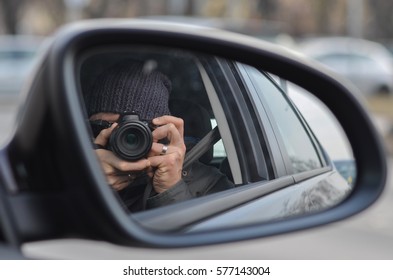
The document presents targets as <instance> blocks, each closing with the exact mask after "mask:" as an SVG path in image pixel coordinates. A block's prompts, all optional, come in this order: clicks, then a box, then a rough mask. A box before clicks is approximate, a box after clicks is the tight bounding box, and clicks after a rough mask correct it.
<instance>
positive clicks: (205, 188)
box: [119, 161, 234, 212]
mask: <svg viewBox="0 0 393 280" xmlns="http://www.w3.org/2000/svg"><path fill="white" fill-rule="evenodd" d="M233 187H234V184H233V183H232V182H231V181H229V180H228V178H227V177H226V176H225V175H224V174H222V173H221V172H220V171H219V170H218V169H217V168H215V167H212V166H208V165H205V164H203V163H200V162H199V161H197V162H194V163H193V164H191V166H190V167H189V168H188V169H187V170H183V175H182V179H181V180H180V181H179V182H178V183H177V184H176V185H174V186H173V187H172V188H170V189H169V190H167V191H165V192H163V193H160V194H158V193H156V192H155V191H154V189H153V188H152V185H151V182H150V180H149V179H148V177H144V178H143V179H142V180H139V182H136V183H133V184H131V185H130V186H128V187H127V188H125V189H124V190H122V191H120V192H119V195H120V197H121V199H122V200H123V202H124V204H125V206H126V207H127V208H128V209H129V210H130V211H131V212H137V211H140V210H144V209H152V208H156V207H160V206H165V205H170V204H173V203H176V202H180V201H184V200H188V199H191V198H195V197H200V196H204V195H207V194H212V193H216V192H220V191H223V190H227V189H230V188H233Z"/></svg>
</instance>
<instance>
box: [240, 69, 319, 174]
mask: <svg viewBox="0 0 393 280" xmlns="http://www.w3.org/2000/svg"><path fill="white" fill-rule="evenodd" d="M247 68H248V70H249V74H250V77H251V79H252V82H253V84H254V86H255V88H256V89H257V90H258V93H259V98H260V99H261V101H262V102H263V103H264V104H266V105H267V106H266V110H268V111H269V115H270V116H271V118H272V120H271V123H274V124H275V125H277V131H278V133H279V134H280V137H281V139H282V141H283V143H284V146H285V151H286V153H287V154H288V156H289V160H290V164H291V167H292V169H293V172H294V173H299V172H303V171H309V170H313V169H316V168H320V167H322V162H321V158H320V155H319V154H318V152H317V150H316V146H315V145H316V144H315V143H314V142H313V141H312V139H311V137H310V135H309V133H308V132H307V129H306V127H305V125H304V124H303V123H302V121H301V120H300V118H299V116H298V115H297V113H296V111H295V110H294V107H293V105H292V104H291V102H290V101H289V100H288V98H287V97H286V96H285V93H284V92H283V91H282V90H280V89H279V88H278V86H277V85H276V84H275V83H273V82H272V80H271V79H268V78H267V77H266V76H265V75H264V74H263V73H262V72H260V71H258V70H257V69H255V68H252V67H247Z"/></svg>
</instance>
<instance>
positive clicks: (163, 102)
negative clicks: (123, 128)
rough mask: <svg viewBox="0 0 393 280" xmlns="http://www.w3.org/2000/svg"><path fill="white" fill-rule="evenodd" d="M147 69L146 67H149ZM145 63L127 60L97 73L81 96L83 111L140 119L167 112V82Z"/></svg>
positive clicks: (92, 113) (168, 86)
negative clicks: (128, 115) (84, 108)
mask: <svg viewBox="0 0 393 280" xmlns="http://www.w3.org/2000/svg"><path fill="white" fill-rule="evenodd" d="M149 68H150V69H149ZM151 68H152V67H149V64H148V63H146V64H145V65H143V64H142V63H139V62H135V61H127V62H122V63H119V64H116V65H115V66H113V67H110V68H109V69H107V70H106V71H104V72H103V73H102V74H100V75H99V76H98V77H97V79H96V80H95V82H94V83H93V85H92V86H91V89H90V90H89V91H88V92H87V94H86V95H85V103H86V109H87V113H88V115H89V117H90V116H92V115H94V114H96V113H100V112H103V113H116V114H123V113H131V112H135V113H136V114H138V115H139V118H140V119H141V120H148V121H150V120H152V119H154V118H156V117H159V116H163V115H170V112H169V108H168V99H169V92H170V90H171V82H170V81H169V79H168V78H167V77H166V76H165V75H164V74H162V73H160V72H158V71H156V70H153V69H151Z"/></svg>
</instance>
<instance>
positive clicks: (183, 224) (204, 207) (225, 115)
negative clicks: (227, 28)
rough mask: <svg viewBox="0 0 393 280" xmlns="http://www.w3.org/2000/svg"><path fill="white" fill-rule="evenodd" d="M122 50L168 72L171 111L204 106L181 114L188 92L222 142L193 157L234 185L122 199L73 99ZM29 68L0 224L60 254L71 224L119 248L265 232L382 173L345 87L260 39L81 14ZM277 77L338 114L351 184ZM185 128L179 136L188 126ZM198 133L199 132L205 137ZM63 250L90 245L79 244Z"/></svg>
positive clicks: (323, 215) (84, 236)
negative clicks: (173, 198)
mask: <svg viewBox="0 0 393 280" xmlns="http://www.w3.org/2000/svg"><path fill="white" fill-rule="evenodd" d="M239 41H241V43H239ZM125 59H137V60H142V61H144V62H147V63H148V64H149V65H150V66H154V67H156V68H157V69H159V70H160V71H161V72H163V73H165V74H166V75H167V76H168V77H169V78H170V80H171V81H172V86H173V90H172V92H171V98H170V104H175V105H173V107H172V108H171V113H172V114H173V115H175V116H179V117H182V118H184V119H185V125H187V123H188V121H187V119H189V120H191V121H192V120H195V119H197V120H198V119H201V117H202V114H197V115H192V116H190V115H189V114H190V113H191V110H187V109H185V108H190V107H188V105H189V104H190V103H191V104H192V106H191V108H193V109H194V108H197V107H202V108H203V109H202V110H201V112H202V111H204V112H206V116H207V118H206V119H207V123H208V124H209V125H211V123H216V124H217V127H218V132H219V134H220V137H221V139H222V145H223V147H224V149H225V153H224V152H223V151H222V148H220V149H221V150H220V151H219V152H216V153H214V148H213V152H212V154H210V157H209V156H208V157H205V155H206V154H205V153H206V150H205V149H202V150H201V151H203V154H202V152H200V153H199V154H198V157H197V159H199V160H200V161H202V160H206V159H205V158H208V159H207V160H206V161H204V162H203V163H204V164H207V165H210V166H212V167H214V168H219V169H220V170H221V172H223V173H224V174H227V177H228V178H230V179H231V180H232V181H233V183H234V185H235V187H234V188H231V189H228V190H225V191H221V192H217V193H214V194H211V195H207V196H200V197H197V198H194V199H191V200H186V201H182V202H179V203H175V204H172V205H169V206H165V207H160V208H156V209H149V210H146V211H141V212H138V213H129V212H128V211H125V209H124V207H123V205H122V203H121V201H120V199H119V197H118V196H117V194H116V193H114V192H113V191H112V190H111V188H110V187H109V186H108V184H107V183H106V180H105V177H104V174H103V172H102V169H101V165H100V163H99V162H98V160H97V157H96V155H95V153H94V150H93V145H92V142H91V138H92V135H91V131H90V128H89V124H88V120H87V115H86V109H85V107H84V102H83V100H84V99H83V94H84V93H85V92H86V90H89V88H90V87H91V83H92V82H93V81H94V79H95V78H97V77H99V76H98V75H99V73H100V72H102V71H103V70H104V69H106V68H107V67H110V66H111V65H115V63H116V62H119V61H124V60H125ZM277 77H279V78H277ZM32 81H33V82H32V83H31V84H30V87H29V92H28V94H27V97H26V98H27V99H26V100H25V104H24V105H23V106H22V107H21V109H20V112H19V114H18V115H19V118H18V122H17V124H16V128H15V131H14V133H13V135H12V137H11V138H10V140H9V142H8V143H6V145H5V147H4V148H3V149H2V157H1V162H2V168H1V169H0V172H1V175H2V176H1V178H2V181H1V188H2V193H1V199H2V200H3V201H4V202H5V203H4V204H3V205H4V207H3V208H1V211H2V212H1V213H2V215H1V217H2V230H3V232H2V236H1V237H2V241H3V243H4V244H5V245H10V244H11V245H14V247H15V248H16V249H20V248H26V247H29V245H31V243H34V242H38V241H40V240H41V241H42V240H43V241H48V242H54V244H55V246H60V247H62V245H65V247H62V249H60V251H58V252H57V253H58V255H57V257H60V256H61V254H62V253H64V252H65V251H67V249H66V248H67V247H68V246H67V244H68V240H64V238H66V237H70V236H72V237H76V238H78V239H80V240H81V242H82V243H84V244H91V243H90V241H93V240H100V241H102V242H105V244H107V243H106V242H110V243H112V245H114V246H115V244H117V245H116V246H119V245H120V246H119V250H120V251H123V250H130V251H132V250H134V249H135V246H145V247H160V248H163V247H167V248H176V247H189V246H197V245H199V246H200V245H208V244H217V243H223V242H233V241H240V240H247V239H251V238H260V237H267V236H272V235H276V234H282V233H289V232H291V231H294V230H301V229H305V228H310V227H314V226H318V225H323V224H327V223H330V222H334V221H338V220H340V219H344V218H346V217H348V216H351V215H353V214H355V213H358V212H359V211H361V210H363V209H365V208H366V207H368V206H369V205H370V204H371V203H373V202H374V201H375V199H376V198H377V197H378V196H379V194H380V193H381V191H382V188H383V186H384V184H385V179H386V172H385V171H386V166H385V164H386V162H385V158H384V155H383V150H382V146H381V144H380V140H379V136H378V134H377V133H376V131H375V128H374V127H373V125H372V123H371V121H370V120H369V117H368V115H367V113H366V112H365V111H364V109H363V107H362V105H361V103H360V102H359V101H358V100H357V99H356V98H355V97H354V95H353V94H352V93H351V92H352V91H351V89H350V87H349V88H347V87H346V86H345V82H340V81H339V77H334V76H332V75H331V74H330V73H327V72H324V71H320V70H319V69H318V68H317V67H316V66H315V65H314V64H312V63H310V62H308V61H305V60H304V61H303V60H299V59H298V58H296V57H293V55H292V54H289V53H287V52H286V51H285V50H280V49H279V48H278V47H277V46H274V45H271V44H268V43H263V42H261V41H260V40H257V39H252V38H249V37H243V36H240V35H235V34H232V33H226V32H222V31H219V30H214V29H203V28H194V29H190V28H189V27H188V26H182V25H177V24H165V23H156V22H149V21H126V22H123V21H113V22H112V21H110V22H108V21H97V22H96V21H92V22H90V21H89V22H85V23H81V24H77V25H71V26H69V27H68V28H65V29H63V30H61V31H60V32H59V33H58V34H57V36H56V38H55V39H54V41H53V43H52V44H51V46H50V47H49V49H48V52H47V53H46V55H45V56H43V58H42V61H41V63H40V64H39V67H38V68H37V71H36V73H35V76H34V79H33V80H32ZM287 81H289V82H292V83H295V84H297V85H298V86H299V87H302V88H304V89H305V90H307V91H309V92H310V93H311V94H312V95H313V96H316V97H317V98H319V99H320V101H322V104H324V105H325V106H326V108H328V109H329V110H331V112H332V113H333V114H334V115H335V117H336V118H337V121H338V122H339V123H340V124H341V125H342V129H343V130H344V131H345V133H346V135H347V137H348V141H349V143H350V145H351V148H352V152H353V157H354V158H355V159H356V170H361V172H359V174H356V183H355V184H354V186H353V187H352V186H350V185H349V184H348V182H347V181H346V180H345V179H344V178H343V177H342V176H341V175H340V174H339V172H338V171H337V169H336V168H335V165H334V164H333V161H332V158H331V157H330V156H329V152H328V150H327V149H325V148H324V145H322V144H321V142H320V141H319V139H318V136H317V134H315V133H314V132H313V129H312V128H311V126H309V125H308V120H310V119H308V118H307V117H305V116H303V115H302V113H301V112H302V110H301V108H300V106H298V107H299V108H298V107H296V106H295V104H294V103H293V102H292V100H291V99H290V98H289V97H288V92H287V91H286V85H285V83H286V82H287ZM321 85H323V86H321ZM337 102H339V104H342V105H345V106H344V107H345V110H344V109H343V107H341V106H336V104H337ZM176 104H177V105H176ZM179 104H180V105H179ZM185 104H187V106H186V105H185ZM178 109H179V111H177V110H178ZM176 111H177V112H176ZM183 114H184V115H183ZM33 116H34V117H33ZM197 123H200V122H197ZM355 123H356V124H361V127H358V126H356V125H354V124H355ZM212 129H213V128H212V127H211V128H210V129H208V131H209V130H212ZM189 131H190V130H188V129H187V127H186V128H185V133H184V136H185V140H187V139H188V138H195V135H191V134H189ZM212 131H214V130H212ZM203 135H204V134H203ZM203 135H202V136H198V137H202V139H200V142H201V143H204V140H205V139H206V137H208V138H207V140H210V141H209V143H211V144H213V143H214V142H215V141H213V139H210V136H209V135H210V134H209V133H208V134H206V135H208V136H203ZM359 135H362V137H359ZM189 136H192V137H189ZM197 145H198V144H197ZM197 145H196V146H194V147H193V148H192V149H191V151H189V153H190V154H191V153H192V152H193V151H195V150H193V149H196V147H197ZM365 145H367V149H364V147H365ZM205 146H206V145H205ZM199 147H200V146H198V148H199ZM208 148H209V149H207V152H209V150H211V147H210V146H208ZM188 159H189V157H187V156H186V161H187V160H188ZM375 175H377V176H375ZM83 240H85V242H84V241H83ZM97 246H98V248H102V247H100V245H99V244H97ZM104 246H106V245H104ZM33 247H34V244H33ZM44 247H45V246H44ZM29 248H30V249H29V250H28V251H29V253H28V256H29V257H34V258H42V257H44V256H45V249H43V247H41V248H40V249H38V250H32V249H31V248H32V247H31V246H30V247H29ZM58 248H59V247H58ZM63 250H65V251H63ZM68 253H69V252H68ZM73 253H74V255H73V256H71V258H89V257H90V258H94V256H92V255H90V254H89V252H88V251H85V250H82V251H78V250H77V251H75V252H73ZM64 256H65V255H63V257H64ZM68 257H70V256H68ZM107 257H108V256H107ZM60 258H61V257H60Z"/></svg>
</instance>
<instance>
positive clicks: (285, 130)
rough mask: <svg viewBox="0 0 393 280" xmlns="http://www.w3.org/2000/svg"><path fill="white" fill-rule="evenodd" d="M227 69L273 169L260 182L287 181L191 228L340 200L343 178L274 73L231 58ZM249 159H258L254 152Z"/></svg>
mask: <svg viewBox="0 0 393 280" xmlns="http://www.w3.org/2000/svg"><path fill="white" fill-rule="evenodd" d="M232 73H233V74H234V75H238V78H237V79H236V80H238V81H239V83H242V84H241V85H240V84H239V87H242V88H243V89H244V93H243V94H244V95H247V96H248V97H249V98H250V101H251V102H252V103H253V104H252V106H251V107H252V108H253V110H255V114H256V115H257V116H258V117H257V119H258V120H259V121H258V123H259V125H260V130H262V131H264V135H265V143H267V146H268V151H269V156H268V157H265V159H266V158H269V159H270V161H269V162H265V163H264V164H265V165H268V164H270V165H271V166H272V169H273V170H274V172H273V173H272V174H271V177H270V178H269V183H268V184H266V188H268V187H269V186H270V185H271V184H274V182H275V181H277V180H279V179H280V178H288V177H290V178H293V182H292V183H290V184H288V185H286V186H284V187H277V188H276V189H275V190H273V191H272V192H270V193H269V194H266V195H264V196H263V197H261V198H258V199H255V200H253V201H250V202H249V203H247V204H245V205H242V206H240V207H237V208H235V209H232V210H230V211H228V212H226V213H224V214H222V215H218V216H216V217H215V218H213V219H210V220H207V221H204V222H202V223H199V224H198V225H196V226H194V227H193V228H192V230H191V231H199V230H206V229H216V228H217V225H220V226H224V227H225V226H226V227H230V226H233V225H240V224H253V223H257V222H261V221H269V220H274V219H282V218H287V217H289V216H293V215H299V214H304V213H308V212H312V211H318V210H321V209H324V208H327V207H329V206H333V205H335V204H337V203H338V202H339V201H340V200H342V199H343V198H344V197H345V195H346V194H347V193H348V192H349V186H348V184H347V183H346V182H345V180H344V179H343V178H342V176H341V175H340V174H339V173H338V172H337V171H336V170H335V168H334V166H333V164H332V162H331V161H330V159H329V157H328V156H327V154H326V152H325V151H324V150H323V147H321V145H320V144H319V142H318V140H317V139H316V138H315V136H314V135H313V133H312V131H311V130H310V128H309V127H308V125H307V123H306V122H305V120H304V119H303V118H302V116H301V115H300V113H299V112H298V110H297V109H296V108H295V106H294V104H292V102H291V101H290V100H289V98H288V97H287V96H286V94H285V93H284V91H283V90H282V89H281V88H280V86H279V85H278V84H277V83H276V82H275V81H274V79H273V78H272V77H270V76H269V75H268V74H267V73H264V72H263V71H259V70H257V69H255V68H252V67H249V66H247V65H242V64H236V63H235V64H234V65H233V71H232ZM250 137H252V136H251V135H250ZM254 139H256V138H255V137H254ZM258 139H260V138H258ZM240 145H246V144H240ZM254 145H255V146H257V145H258V143H254ZM259 145H263V143H259ZM253 160H254V158H253ZM255 160H256V161H258V159H257V158H255ZM259 161H262V158H259Z"/></svg>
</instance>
